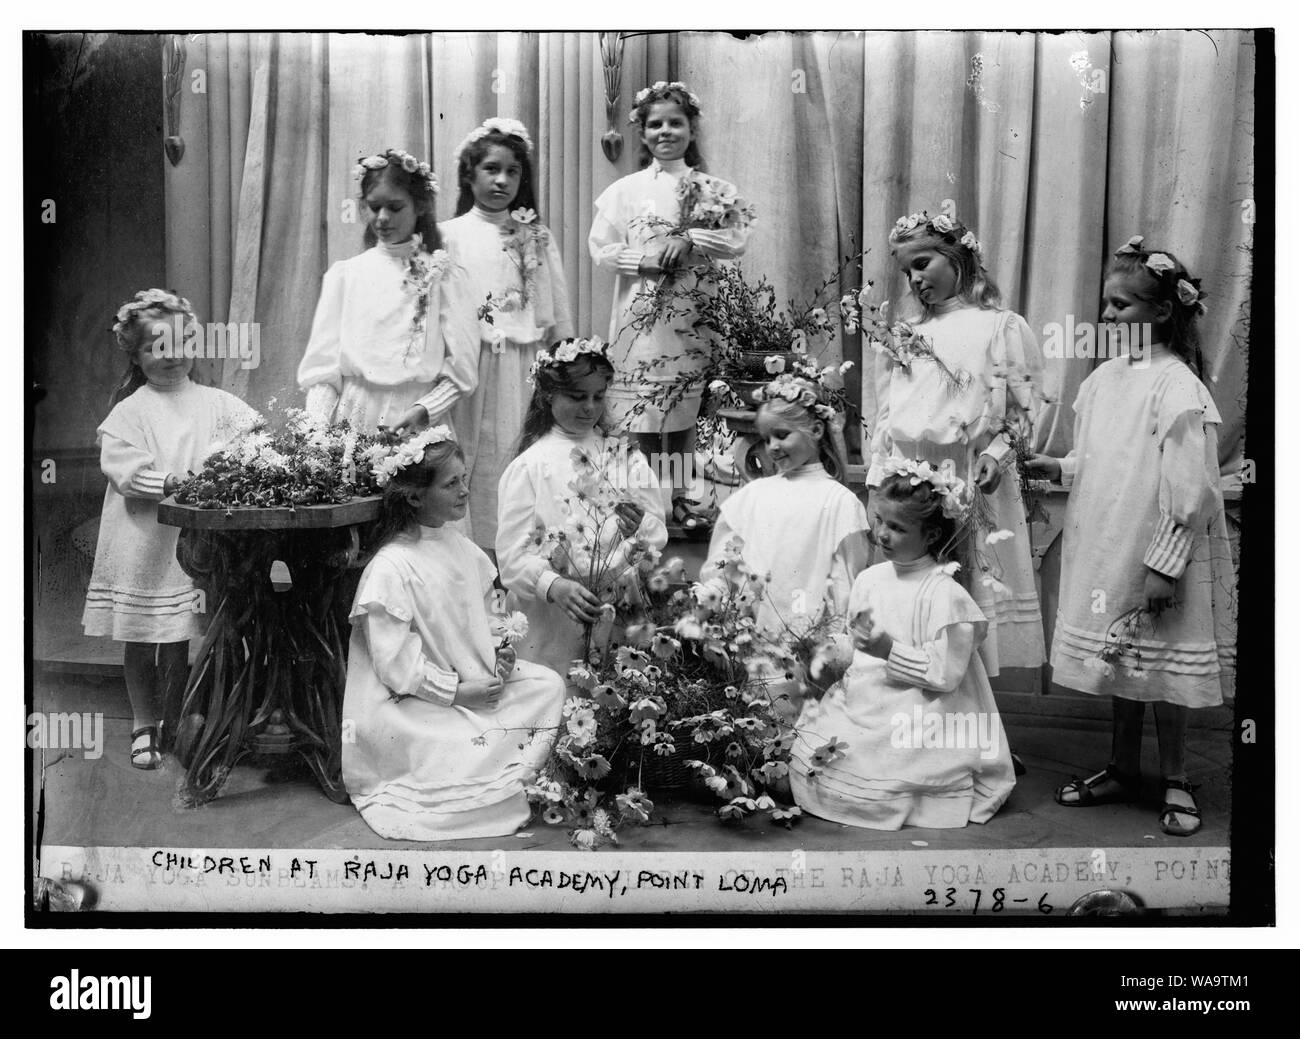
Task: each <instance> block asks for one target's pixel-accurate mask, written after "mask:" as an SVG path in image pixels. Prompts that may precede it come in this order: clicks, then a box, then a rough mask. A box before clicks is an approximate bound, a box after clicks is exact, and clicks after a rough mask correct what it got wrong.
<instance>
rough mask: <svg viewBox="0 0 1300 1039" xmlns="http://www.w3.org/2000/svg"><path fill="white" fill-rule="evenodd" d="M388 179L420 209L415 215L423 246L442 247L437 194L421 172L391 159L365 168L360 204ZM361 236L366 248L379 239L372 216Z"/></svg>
mask: <svg viewBox="0 0 1300 1039" xmlns="http://www.w3.org/2000/svg"><path fill="white" fill-rule="evenodd" d="M385 179H386V180H387V181H388V184H389V186H390V187H395V188H401V190H403V191H405V192H406V193H407V194H408V195H410V196H411V201H412V202H413V203H414V204H415V206H416V208H417V209H418V210H419V213H418V215H417V216H416V218H415V230H416V232H418V234H419V235H420V247H421V248H422V249H426V250H428V251H429V252H433V251H434V250H435V249H441V248H442V236H441V235H440V234H439V233H438V220H437V217H436V216H435V213H434V210H435V208H436V204H437V201H438V200H437V196H435V195H434V193H433V192H431V191H430V190H429V182H428V181H426V180H425V179H424V178H423V177H422V176H420V174H419V173H418V172H417V173H408V172H407V171H406V170H404V169H402V167H401V165H400V164H398V163H392V162H390V163H389V164H388V165H387V166H382V167H380V168H379V169H377V170H366V172H365V173H364V174H362V176H361V204H362V205H363V206H364V205H365V204H366V195H367V194H369V193H370V191H371V189H373V188H374V187H375V186H376V185H377V184H380V183H381V182H383V181H384V180H385ZM361 238H362V241H363V242H365V245H366V248H367V249H369V248H371V247H372V246H373V245H375V244H376V243H377V242H378V241H379V239H378V238H376V237H375V229H374V226H373V225H372V224H371V222H370V221H369V220H367V221H366V229H365V232H364V233H363V234H362V236H361Z"/></svg>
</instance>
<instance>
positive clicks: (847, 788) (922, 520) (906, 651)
mask: <svg viewBox="0 0 1300 1039" xmlns="http://www.w3.org/2000/svg"><path fill="white" fill-rule="evenodd" d="M961 490H962V481H961V480H959V479H957V478H956V477H953V476H950V475H949V474H947V473H946V472H937V471H935V470H934V469H932V468H931V467H930V466H929V465H927V464H926V463H924V462H920V463H918V462H915V461H911V460H907V459H899V458H892V459H887V460H886V461H885V462H884V463H883V480H882V482H881V484H880V489H879V491H878V497H877V499H876V501H877V509H878V513H877V519H876V530H875V534H874V536H875V540H876V542H877V544H878V545H879V547H880V552H881V554H882V555H883V556H884V558H885V562H883V563H878V564H877V565H875V566H873V567H870V568H868V569H867V570H864V571H863V572H862V573H861V574H859V575H858V578H857V580H856V581H854V583H853V591H852V592H851V594H850V596H849V623H850V628H851V632H852V635H853V648H854V653H853V663H852V665H851V666H850V667H849V670H848V672H847V673H846V674H845V676H844V678H843V679H842V680H841V681H840V682H839V683H837V684H836V685H835V686H833V687H832V688H831V689H830V691H828V692H827V693H826V695H825V696H823V697H822V698H821V699H820V700H817V699H809V700H807V701H805V703H804V706H803V710H802V712H801V713H800V715H799V720H798V722H797V725H796V728H797V730H798V736H797V739H796V741H795V745H794V748H793V751H792V754H791V761H790V786H791V789H792V790H793V792H794V798H795V802H796V803H797V804H798V805H799V806H800V807H801V808H802V809H803V810H804V811H806V812H809V813H810V814H812V815H816V816H820V817H821V818H823V819H830V820H831V821H832V822H837V823H843V824H844V825H846V826H863V827H868V828H870V829H875V830H897V829H899V828H900V827H902V826H904V825H908V826H925V827H931V828H935V829H944V828H952V827H959V826H965V825H966V824H967V823H968V822H977V823H984V822H988V820H989V819H991V818H992V817H993V815H994V813H995V812H997V810H998V809H999V808H1000V807H1001V806H1002V804H1003V803H1004V802H1005V801H1006V799H1007V797H1008V796H1010V794H1011V790H1012V788H1013V787H1014V786H1015V782H1016V780H1015V775H1014V772H1013V770H1012V766H1011V754H1010V752H1009V751H1008V749H1007V737H1006V733H1005V732H1004V731H1003V728H1002V719H1001V716H1000V715H999V714H998V709H997V705H996V704H995V703H994V702H993V691H992V689H991V688H990V687H989V680H988V674H987V673H986V672H985V670H984V664H983V663H982V661H981V660H980V656H979V653H978V648H979V644H980V641H981V640H982V639H983V638H984V636H985V633H986V631H987V628H988V624H987V621H986V620H985V619H984V615H983V613H981V612H980V608H979V607H978V606H976V605H975V600H973V599H972V598H971V597H970V595H968V594H967V593H966V591H965V590H964V589H963V588H962V587H961V585H959V584H958V583H957V582H956V581H955V580H954V579H953V577H952V573H953V572H954V571H955V570H956V565H955V564H952V563H945V562H944V559H945V557H946V555H947V553H948V552H949V551H951V550H952V548H953V546H954V543H955V541H956V537H957V530H958V520H959V517H960V514H961V510H962V506H961Z"/></svg>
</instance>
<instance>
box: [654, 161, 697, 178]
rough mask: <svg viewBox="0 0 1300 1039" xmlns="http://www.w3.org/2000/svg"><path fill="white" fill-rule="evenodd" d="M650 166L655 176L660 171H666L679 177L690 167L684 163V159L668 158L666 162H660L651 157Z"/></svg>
mask: <svg viewBox="0 0 1300 1039" xmlns="http://www.w3.org/2000/svg"><path fill="white" fill-rule="evenodd" d="M650 168H651V169H652V170H654V174H655V176H656V177H657V176H659V174H660V173H668V174H671V175H672V176H674V177H680V176H681V175H682V174H683V173H685V172H686V171H687V170H688V169H690V167H689V166H687V165H686V160H685V159H669V160H668V161H667V162H660V161H659V160H658V159H651V160H650Z"/></svg>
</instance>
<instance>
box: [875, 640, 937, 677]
mask: <svg viewBox="0 0 1300 1039" xmlns="http://www.w3.org/2000/svg"><path fill="white" fill-rule="evenodd" d="M885 671H886V673H887V674H888V675H889V677H890V678H892V679H894V680H895V681H898V682H906V683H907V684H908V685H924V684H926V682H927V681H928V678H929V673H930V658H929V657H928V656H927V655H926V653H925V651H924V650H921V649H917V648H916V647H915V646H908V645H905V644H904V643H902V642H899V641H897V640H895V641H894V645H893V647H892V648H891V649H890V651H889V658H888V659H887V660H886V661H885Z"/></svg>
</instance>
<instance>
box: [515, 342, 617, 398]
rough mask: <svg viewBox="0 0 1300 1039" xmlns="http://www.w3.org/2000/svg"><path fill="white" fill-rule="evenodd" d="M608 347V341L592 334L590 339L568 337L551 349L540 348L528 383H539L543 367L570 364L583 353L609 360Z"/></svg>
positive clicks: (531, 384) (532, 384)
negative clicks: (539, 373) (538, 376)
mask: <svg viewBox="0 0 1300 1039" xmlns="http://www.w3.org/2000/svg"><path fill="white" fill-rule="evenodd" d="M608 349H609V344H608V343H606V342H604V341H603V340H601V339H600V338H599V337H598V336H592V337H591V338H590V339H567V340H565V341H564V342H563V343H560V344H559V346H556V347H553V348H552V349H551V350H549V351H547V350H538V351H537V360H535V361H534V362H533V363H532V367H530V368H529V369H528V385H529V386H536V385H537V373H538V372H540V371H541V370H542V369H543V368H550V367H552V366H554V365H557V364H568V363H569V362H570V361H576V360H577V359H578V358H579V357H581V356H582V355H583V354H595V355H597V356H600V357H604V358H605V359H606V360H608V359H609V357H608V355H607V353H606V351H607V350H608Z"/></svg>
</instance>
